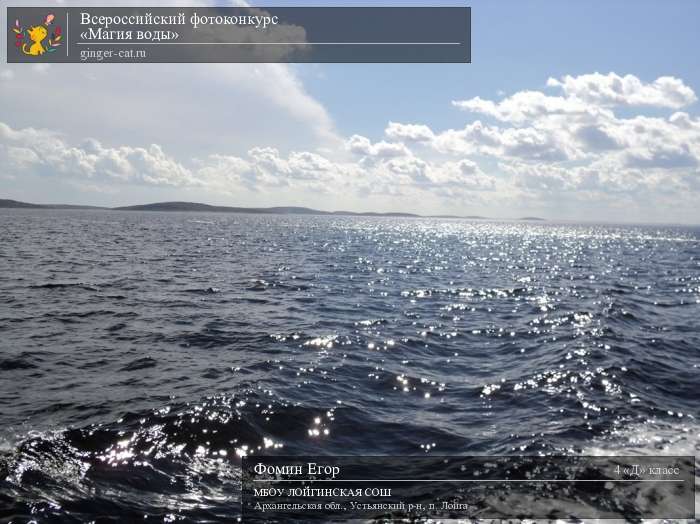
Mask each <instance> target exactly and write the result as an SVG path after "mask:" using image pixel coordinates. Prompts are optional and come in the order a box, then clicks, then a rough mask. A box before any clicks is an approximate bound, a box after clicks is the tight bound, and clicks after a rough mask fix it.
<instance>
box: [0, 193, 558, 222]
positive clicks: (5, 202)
mask: <svg viewBox="0 0 700 524" xmlns="http://www.w3.org/2000/svg"><path fill="white" fill-rule="evenodd" d="M0 208H13V209H93V210H103V211H180V212H183V211H185V212H200V213H201V212H204V213H251V214H258V215H263V214H264V215H330V216H358V217H399V218H401V217H404V218H461V219H468V220H493V219H490V218H489V217H484V216H479V215H465V216H460V215H418V214H416V213H398V212H395V213H376V212H370V211H367V212H356V211H321V210H319V209H311V208H309V207H297V206H277V207H231V206H211V205H209V204H200V203H198V202H155V203H153V204H141V205H135V206H120V207H99V206H74V205H66V204H30V203H28V202H20V201H18V200H10V199H1V198H0ZM514 220H539V221H544V220H546V219H544V218H539V217H523V218H516V219H514Z"/></svg>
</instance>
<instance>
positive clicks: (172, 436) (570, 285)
mask: <svg viewBox="0 0 700 524" xmlns="http://www.w3.org/2000/svg"><path fill="white" fill-rule="evenodd" d="M698 319H700V231H699V230H698V229H693V228H685V227H666V226H664V227H650V226H647V227H643V226H638V227H637V226H603V225H571V224H548V223H513V222H501V223H498V222H469V221H458V220H435V219H391V218H349V217H301V216H248V215H231V214H189V213H182V214H180V213H130V212H106V211H105V212H99V211H98V212H93V211H12V210H0V521H3V522H5V521H8V522H25V521H28V520H31V519H35V520H37V521H39V522H41V521H65V522H84V521H90V520H98V521H110V520H109V519H111V521H114V522H128V521H134V520H138V521H143V519H144V517H145V516H148V517H149V520H148V522H151V521H153V520H155V521H163V520H166V521H178V520H181V521H184V522H230V521H232V520H234V521H235V519H236V517H237V516H239V514H240V510H239V489H240V483H239V479H240V472H239V465H240V456H241V455H245V454H248V455H250V454H261V453H265V454H269V453H284V454H302V453H303V454H343V455H348V454H358V455H360V454H397V455H402V454H403V455H425V454H438V455H451V454H462V455H469V454H471V455H477V454H478V455H481V454H579V453H608V454H610V453H622V452H623V451H624V452H628V453H646V454H665V453H668V454H671V453H676V454H689V455H693V454H696V455H697V453H698V450H699V449H700V444H699V442H700V425H698V421H697V417H698V416H700V402H699V400H700V393H698V389H699V388H698V386H699V385H700V368H699V366H700V322H699V320H698Z"/></svg>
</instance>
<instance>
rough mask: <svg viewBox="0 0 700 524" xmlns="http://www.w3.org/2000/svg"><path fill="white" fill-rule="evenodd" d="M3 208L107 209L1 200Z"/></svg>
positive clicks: (0, 205)
mask: <svg viewBox="0 0 700 524" xmlns="http://www.w3.org/2000/svg"><path fill="white" fill-rule="evenodd" d="M3 207H4V208H8V207H9V208H16V209H107V208H104V207H97V206H73V205H70V204H30V203H28V202H20V201H19V200H10V199H6V198H0V208H3Z"/></svg>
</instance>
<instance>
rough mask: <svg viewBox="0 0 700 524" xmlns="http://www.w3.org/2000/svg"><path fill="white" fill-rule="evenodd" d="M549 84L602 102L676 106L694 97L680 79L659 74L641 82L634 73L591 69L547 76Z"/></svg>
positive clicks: (572, 95) (579, 97)
mask: <svg viewBox="0 0 700 524" xmlns="http://www.w3.org/2000/svg"><path fill="white" fill-rule="evenodd" d="M547 85H548V86H550V87H559V88H561V89H562V90H563V91H564V94H565V95H566V96H567V97H570V98H573V99H577V100H581V101H583V102H587V103H591V104H596V105H602V106H615V105H627V106H657V107H666V108H671V109H678V108H681V107H684V106H687V105H689V104H692V103H693V102H695V101H696V100H697V97H696V96H695V93H694V92H693V90H692V89H691V88H690V87H688V86H686V85H685V84H684V83H683V81H682V80H680V79H678V78H674V77H672V76H662V77H659V78H657V79H656V80H654V81H653V82H651V83H644V82H642V81H641V80H640V79H639V78H637V77H636V76H634V75H625V76H620V75H617V74H615V73H608V74H607V75H603V74H600V73H591V74H586V75H579V76H570V75H566V76H564V77H563V78H561V79H556V78H550V79H549V80H547Z"/></svg>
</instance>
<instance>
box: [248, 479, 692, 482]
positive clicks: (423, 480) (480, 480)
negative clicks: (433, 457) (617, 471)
mask: <svg viewBox="0 0 700 524" xmlns="http://www.w3.org/2000/svg"><path fill="white" fill-rule="evenodd" d="M253 482H685V480H683V479H678V480H673V479H659V480H654V479H639V480H631V479H618V480H610V479H571V480H569V479H345V480H344V479H318V480H317V479H253Z"/></svg>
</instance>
